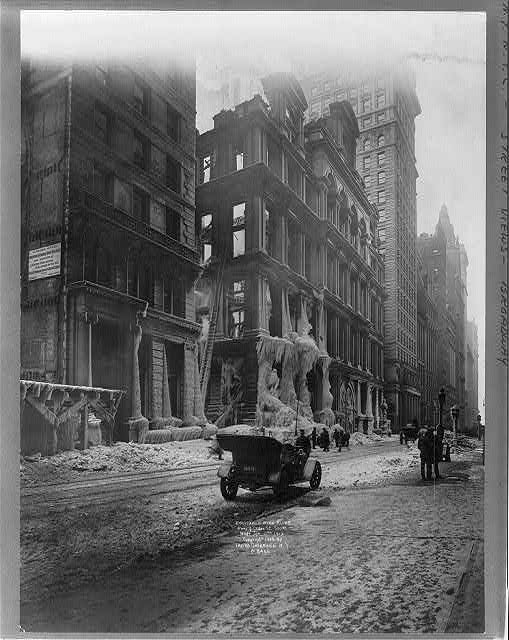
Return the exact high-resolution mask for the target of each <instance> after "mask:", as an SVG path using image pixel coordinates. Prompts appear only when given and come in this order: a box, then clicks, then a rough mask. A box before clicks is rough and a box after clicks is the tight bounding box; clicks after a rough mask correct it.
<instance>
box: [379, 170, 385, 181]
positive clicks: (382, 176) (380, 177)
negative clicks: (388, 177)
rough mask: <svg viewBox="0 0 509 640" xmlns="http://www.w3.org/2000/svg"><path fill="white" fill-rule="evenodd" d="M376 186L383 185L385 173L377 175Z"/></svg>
mask: <svg viewBox="0 0 509 640" xmlns="http://www.w3.org/2000/svg"><path fill="white" fill-rule="evenodd" d="M378 184H385V171H380V172H379V173H378Z"/></svg>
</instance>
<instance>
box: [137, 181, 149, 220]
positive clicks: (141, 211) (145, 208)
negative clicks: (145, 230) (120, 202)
mask: <svg viewBox="0 0 509 640" xmlns="http://www.w3.org/2000/svg"><path fill="white" fill-rule="evenodd" d="M149 202H150V200H149V195H148V193H146V192H145V191H142V190H141V189H138V187H133V216H134V217H135V218H136V220H141V222H144V223H145V224H148V222H149Z"/></svg>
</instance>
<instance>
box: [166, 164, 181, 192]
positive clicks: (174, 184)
mask: <svg viewBox="0 0 509 640" xmlns="http://www.w3.org/2000/svg"><path fill="white" fill-rule="evenodd" d="M180 180H181V178H180V165H179V163H178V162H176V161H175V160H174V159H173V158H172V157H171V156H168V155H167V156H166V186H167V187H169V188H170V189H171V190H172V191H175V192H176V193H180V191H181V184H180Z"/></svg>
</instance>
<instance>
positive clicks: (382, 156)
mask: <svg viewBox="0 0 509 640" xmlns="http://www.w3.org/2000/svg"><path fill="white" fill-rule="evenodd" d="M384 164H385V151H381V152H380V153H379V154H378V166H379V167H382V166H383V165H384Z"/></svg>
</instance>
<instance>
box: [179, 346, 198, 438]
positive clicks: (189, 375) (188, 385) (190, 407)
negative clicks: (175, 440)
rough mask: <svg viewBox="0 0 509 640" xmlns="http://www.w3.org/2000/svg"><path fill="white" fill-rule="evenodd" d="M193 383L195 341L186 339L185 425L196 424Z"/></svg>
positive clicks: (183, 420)
mask: <svg viewBox="0 0 509 640" xmlns="http://www.w3.org/2000/svg"><path fill="white" fill-rule="evenodd" d="M194 385H195V343H194V341H193V340H191V339H189V338H188V339H186V341H185V343H184V403H183V405H184V406H183V414H184V415H183V416H182V424H183V426H185V427H189V426H193V425H195V424H196V417H195V416H194V415H193V411H194Z"/></svg>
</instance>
